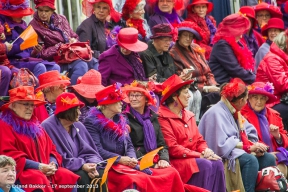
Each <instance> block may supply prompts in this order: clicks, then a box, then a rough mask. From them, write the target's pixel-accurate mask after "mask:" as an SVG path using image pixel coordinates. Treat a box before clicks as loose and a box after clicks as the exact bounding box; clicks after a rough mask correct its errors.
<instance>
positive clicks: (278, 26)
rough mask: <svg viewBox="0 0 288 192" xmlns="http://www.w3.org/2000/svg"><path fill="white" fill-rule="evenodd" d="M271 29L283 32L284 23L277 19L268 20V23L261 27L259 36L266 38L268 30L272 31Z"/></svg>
mask: <svg viewBox="0 0 288 192" xmlns="http://www.w3.org/2000/svg"><path fill="white" fill-rule="evenodd" d="M272 28H275V29H280V30H282V31H284V30H285V28H284V21H283V20H282V19H279V18H271V19H269V20H268V23H267V24H266V25H264V26H263V27H262V29H261V34H262V35H263V36H268V30H269V29H272Z"/></svg>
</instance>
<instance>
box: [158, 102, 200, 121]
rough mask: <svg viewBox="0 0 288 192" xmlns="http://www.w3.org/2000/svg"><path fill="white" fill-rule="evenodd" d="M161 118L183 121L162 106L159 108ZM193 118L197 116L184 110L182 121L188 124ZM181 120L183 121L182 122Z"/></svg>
mask: <svg viewBox="0 0 288 192" xmlns="http://www.w3.org/2000/svg"><path fill="white" fill-rule="evenodd" d="M159 116H162V117H165V118H171V119H181V118H180V117H179V116H178V115H176V114H175V113H173V112H172V111H171V110H170V109H169V108H168V107H167V106H165V105H160V108H159ZM193 116H195V115H194V114H193V113H192V112H189V111H186V110H185V109H183V110H182V119H183V120H184V121H185V122H187V121H189V119H191V118H192V117H193ZM182 119H181V120H182Z"/></svg>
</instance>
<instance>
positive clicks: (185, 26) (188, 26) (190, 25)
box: [177, 21, 203, 40]
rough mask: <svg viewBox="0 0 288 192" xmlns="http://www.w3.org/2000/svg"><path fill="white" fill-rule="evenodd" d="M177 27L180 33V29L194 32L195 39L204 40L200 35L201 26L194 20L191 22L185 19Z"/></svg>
mask: <svg viewBox="0 0 288 192" xmlns="http://www.w3.org/2000/svg"><path fill="white" fill-rule="evenodd" d="M177 29H178V33H179V32H180V31H189V32H191V33H193V35H194V37H195V39H197V40H202V37H203V36H202V35H203V34H201V35H200V33H201V29H200V27H199V26H198V25H197V24H196V23H194V22H191V21H183V22H181V23H180V24H179V25H178V26H177Z"/></svg>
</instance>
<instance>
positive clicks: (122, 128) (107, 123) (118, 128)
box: [87, 107, 129, 141]
mask: <svg viewBox="0 0 288 192" xmlns="http://www.w3.org/2000/svg"><path fill="white" fill-rule="evenodd" d="M87 118H90V119H91V120H92V124H93V125H94V126H95V128H96V129H98V130H99V131H100V132H101V133H102V135H103V136H104V137H108V138H109V139H111V140H112V141H115V140H116V141H124V139H125V137H126V135H127V134H129V133H128V125H127V121H126V119H125V118H124V116H123V115H122V114H117V115H115V116H114V117H113V121H112V120H111V119H108V118H106V117H105V116H104V114H103V113H102V112H101V111H100V110H99V109H97V108H96V107H93V108H91V109H90V111H89V114H88V116H87Z"/></svg>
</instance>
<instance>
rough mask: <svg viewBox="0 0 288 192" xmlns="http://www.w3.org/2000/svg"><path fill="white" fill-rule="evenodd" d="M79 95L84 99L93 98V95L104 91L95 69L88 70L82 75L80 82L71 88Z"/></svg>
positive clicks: (99, 75)
mask: <svg viewBox="0 0 288 192" xmlns="http://www.w3.org/2000/svg"><path fill="white" fill-rule="evenodd" d="M72 87H73V88H74V89H75V90H76V91H77V92H78V93H79V94H80V95H82V96H83V97H86V98H91V99H92V98H93V99H94V98H95V93H96V92H98V91H100V90H101V89H104V88H105V87H104V86H103V85H102V82H101V74H100V73H99V72H98V71H96V70H95V69H91V70H89V71H88V72H87V73H85V74H84V75H83V77H82V78H81V80H80V82H77V84H76V85H73V86H72Z"/></svg>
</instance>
